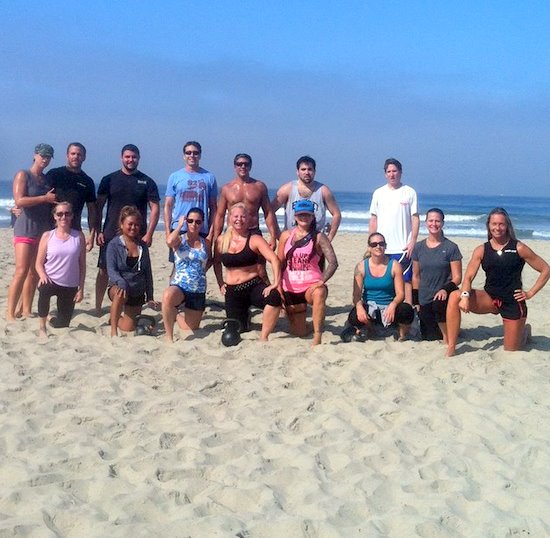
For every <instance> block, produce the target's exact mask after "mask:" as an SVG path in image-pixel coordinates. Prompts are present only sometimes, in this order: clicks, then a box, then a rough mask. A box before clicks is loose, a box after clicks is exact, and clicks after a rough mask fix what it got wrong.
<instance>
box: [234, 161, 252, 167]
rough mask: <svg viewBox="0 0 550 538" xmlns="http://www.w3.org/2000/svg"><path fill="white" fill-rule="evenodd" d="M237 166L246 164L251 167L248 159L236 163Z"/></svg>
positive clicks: (245, 165)
mask: <svg viewBox="0 0 550 538" xmlns="http://www.w3.org/2000/svg"><path fill="white" fill-rule="evenodd" d="M235 166H238V167H239V168H240V167H241V166H244V167H245V168H249V167H250V163H249V162H248V161H240V162H238V163H235Z"/></svg>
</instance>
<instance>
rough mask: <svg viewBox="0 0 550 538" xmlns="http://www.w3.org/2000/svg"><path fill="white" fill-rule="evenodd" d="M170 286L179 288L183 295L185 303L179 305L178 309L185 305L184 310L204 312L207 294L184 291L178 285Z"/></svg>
mask: <svg viewBox="0 0 550 538" xmlns="http://www.w3.org/2000/svg"><path fill="white" fill-rule="evenodd" d="M170 285H171V286H174V287H175V288H178V289H179V290H180V291H181V292H182V293H183V301H182V302H181V303H180V304H179V305H178V308H179V307H180V306H182V305H183V307H184V308H188V309H189V310H197V311H199V312H202V311H203V310H204V309H205V308H206V293H204V292H203V293H200V292H199V293H194V292H191V291H186V290H184V289H183V288H182V287H180V286H178V285H177V284H170Z"/></svg>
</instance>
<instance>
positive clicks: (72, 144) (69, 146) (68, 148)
mask: <svg viewBox="0 0 550 538" xmlns="http://www.w3.org/2000/svg"><path fill="white" fill-rule="evenodd" d="M71 146H76V147H77V148H80V149H81V150H82V153H84V157H86V148H85V147H84V144H81V143H80V142H71V143H70V144H69V145H68V146H67V153H69V150H70V149H71Z"/></svg>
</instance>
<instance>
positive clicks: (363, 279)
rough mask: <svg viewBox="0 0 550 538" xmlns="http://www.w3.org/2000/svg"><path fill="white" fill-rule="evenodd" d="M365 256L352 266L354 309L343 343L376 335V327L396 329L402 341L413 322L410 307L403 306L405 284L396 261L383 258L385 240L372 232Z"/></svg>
mask: <svg viewBox="0 0 550 538" xmlns="http://www.w3.org/2000/svg"><path fill="white" fill-rule="evenodd" d="M368 246H369V249H368V254H367V257H366V258H365V259H364V260H362V261H360V262H359V263H358V264H357V266H356V267H355V276H354V279H353V305H354V306H353V309H352V311H351V312H350V314H349V316H348V324H349V326H348V327H347V328H346V329H344V331H343V332H342V335H341V338H342V340H343V341H344V342H349V341H351V340H352V339H356V340H359V341H363V340H366V339H367V338H368V337H372V336H375V335H376V331H375V326H376V325H378V326H381V327H383V328H384V329H386V328H388V327H394V326H397V328H398V331H399V340H405V339H406V337H407V334H408V332H409V327H410V324H411V323H412V321H413V319H414V311H413V308H412V306H411V305H409V304H407V303H404V302H403V300H404V298H405V285H404V282H403V270H402V269H401V265H400V264H399V262H397V261H395V260H392V259H390V258H389V257H388V256H387V255H386V240H385V239H384V236H383V235H382V234H380V233H377V232H374V233H372V234H370V235H369V238H368Z"/></svg>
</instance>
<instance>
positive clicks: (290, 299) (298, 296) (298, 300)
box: [283, 291, 307, 305]
mask: <svg viewBox="0 0 550 538" xmlns="http://www.w3.org/2000/svg"><path fill="white" fill-rule="evenodd" d="M283 295H284V296H285V303H286V304H287V305H295V304H307V301H306V292H305V291H303V292H301V293H294V292H292V291H284V292H283Z"/></svg>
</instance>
